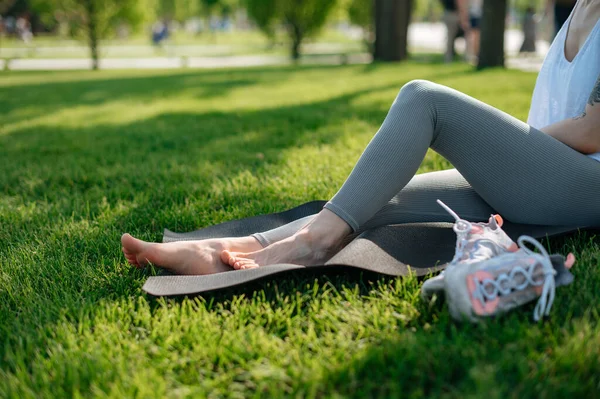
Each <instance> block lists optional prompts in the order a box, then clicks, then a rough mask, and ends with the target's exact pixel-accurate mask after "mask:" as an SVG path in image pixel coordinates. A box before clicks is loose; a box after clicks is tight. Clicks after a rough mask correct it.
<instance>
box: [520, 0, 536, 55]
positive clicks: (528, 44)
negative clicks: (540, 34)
mask: <svg viewBox="0 0 600 399" xmlns="http://www.w3.org/2000/svg"><path fill="white" fill-rule="evenodd" d="M535 41H536V20H535V10H534V9H533V7H527V9H526V10H525V15H524V16H523V44H522V45H521V49H520V50H519V53H535V51H536V48H535Z"/></svg>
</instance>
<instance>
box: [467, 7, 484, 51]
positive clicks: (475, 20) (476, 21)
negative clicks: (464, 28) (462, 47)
mask: <svg viewBox="0 0 600 399" xmlns="http://www.w3.org/2000/svg"><path fill="white" fill-rule="evenodd" d="M482 14H483V0H469V28H470V29H469V35H468V37H467V40H468V48H469V50H470V51H468V52H467V53H468V58H471V60H472V61H474V62H477V59H478V58H479V43H480V41H481V15H482ZM469 53H470V54H469Z"/></svg>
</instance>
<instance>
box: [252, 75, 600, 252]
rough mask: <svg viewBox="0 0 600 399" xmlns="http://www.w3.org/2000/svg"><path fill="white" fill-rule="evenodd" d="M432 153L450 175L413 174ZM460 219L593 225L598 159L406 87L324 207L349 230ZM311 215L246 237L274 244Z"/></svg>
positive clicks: (446, 95) (434, 88) (467, 100)
mask: <svg viewBox="0 0 600 399" xmlns="http://www.w3.org/2000/svg"><path fill="white" fill-rule="evenodd" d="M428 148H431V149H433V150H435V151H436V152H438V153H439V154H441V155H442V156H444V157H445V158H446V159H448V160H449V161H450V162H451V163H452V164H453V165H454V167H455V168H456V169H452V170H446V171H441V172H432V173H424V174H421V175H417V176H415V173H416V172H417V169H418V167H419V165H420V164H421V162H422V161H423V158H424V156H425V154H426V152H427V149H428ZM438 198H439V199H441V200H442V201H444V202H445V203H446V204H448V205H449V206H450V207H451V208H453V209H454V210H455V211H456V212H457V213H458V214H459V215H460V216H462V217H463V218H465V219H468V220H472V221H482V220H487V218H489V216H490V214H491V213H499V214H501V215H502V216H503V217H504V218H506V219H507V220H509V221H511V222H514V223H525V224H541V225H577V226H600V162H598V161H595V160H593V159H591V158H589V157H587V156H585V155H583V154H581V153H579V152H577V151H575V150H573V149H572V148H570V147H568V146H566V145H565V144H563V143H561V142H559V141H558V140H556V139H554V138H553V137H550V136H548V135H546V134H544V133H542V132H540V131H539V130H537V129H534V128H533V127H531V126H529V125H527V124H526V123H524V122H522V121H520V120H518V119H516V118H514V117H512V116H510V115H508V114H506V113H504V112H502V111H499V110H497V109H495V108H493V107H491V106H489V105H487V104H484V103H482V102H481V101H478V100H476V99H474V98H472V97H469V96H467V95H465V94H462V93H460V92H458V91H456V90H453V89H450V88H448V87H445V86H441V85H438V84H435V83H431V82H427V81H423V80H417V81H412V82H410V83H408V84H406V85H405V86H404V87H403V88H402V90H400V93H399V94H398V96H397V98H396V100H395V101H394V103H393V105H392V107H391V109H390V111H389V113H388V115H387V117H386V118H385V121H384V122H383V124H382V126H381V128H380V129H379V131H378V132H377V134H376V135H375V136H374V137H373V139H372V140H371V142H370V143H369V145H368V146H367V148H366V149H365V151H364V153H363V154H362V156H361V157H360V159H359V160H358V162H357V164H356V165H355V167H354V169H353V170H352V173H351V174H350V176H349V177H348V179H347V180H346V181H345V182H344V184H343V185H342V187H341V188H340V190H339V191H338V192H337V194H336V195H335V196H334V197H333V198H332V199H331V200H330V201H329V202H328V203H327V204H326V205H325V208H327V209H329V210H330V211H332V212H334V213H335V214H336V215H338V216H339V217H341V218H342V219H343V220H345V221H346V222H347V223H348V224H349V225H350V227H352V229H353V230H354V232H361V231H364V230H367V229H370V228H374V227H378V226H382V225H389V224H402V223H413V222H446V221H452V218H451V217H450V216H449V215H448V214H447V213H446V212H445V211H444V210H443V209H442V208H441V207H440V206H439V205H438V204H437V203H436V199H438ZM312 217H313V216H308V217H306V218H303V219H300V220H297V221H295V222H292V223H289V224H287V225H285V226H282V227H279V228H276V229H273V230H270V231H267V232H264V233H257V234H255V235H254V237H256V239H258V240H259V241H260V243H261V244H262V245H263V246H266V245H269V244H271V243H273V242H276V241H279V240H282V239H283V238H286V237H289V236H291V235H292V234H294V233H295V232H296V231H298V229H300V228H301V227H303V226H304V225H306V223H308V221H310V219H311V218H312Z"/></svg>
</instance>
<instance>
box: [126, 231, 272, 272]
mask: <svg viewBox="0 0 600 399" xmlns="http://www.w3.org/2000/svg"><path fill="white" fill-rule="evenodd" d="M121 244H122V246H123V253H124V254H125V258H126V259H127V261H128V262H129V263H130V264H132V265H133V266H135V267H143V266H145V265H147V264H148V263H152V264H153V265H156V266H161V267H163V268H165V269H167V270H170V271H172V272H174V273H177V274H212V273H219V272H224V271H229V270H231V267H230V266H229V265H227V264H225V263H223V262H222V261H221V253H222V252H223V251H225V250H230V251H257V250H259V249H261V248H262V245H261V244H260V243H259V242H258V241H257V240H256V239H255V238H253V237H240V238H218V239H209V240H199V241H180V242H170V243H164V244H163V243H153V242H146V241H142V240H138V239H137V238H134V237H132V236H131V235H129V234H123V236H122V237H121Z"/></svg>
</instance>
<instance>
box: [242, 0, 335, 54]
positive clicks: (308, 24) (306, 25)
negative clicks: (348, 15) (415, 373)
mask: <svg viewBox="0 0 600 399" xmlns="http://www.w3.org/2000/svg"><path fill="white" fill-rule="evenodd" d="M335 3H336V0H246V4H247V10H248V15H249V16H250V18H252V19H253V20H254V22H255V23H256V24H257V25H258V26H259V29H260V30H261V31H263V32H265V33H267V34H268V32H269V31H270V30H271V31H272V30H273V29H274V26H276V25H277V24H282V25H283V26H284V28H285V31H286V33H287V35H288V37H289V39H290V54H291V57H292V59H294V60H297V59H298V58H300V47H301V45H302V42H303V41H304V40H305V39H306V38H308V37H311V36H314V35H315V34H316V33H318V32H319V30H320V29H321V28H322V27H323V25H324V24H325V21H326V20H327V16H328V15H329V13H330V12H331V10H332V9H333V6H334V5H335Z"/></svg>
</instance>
